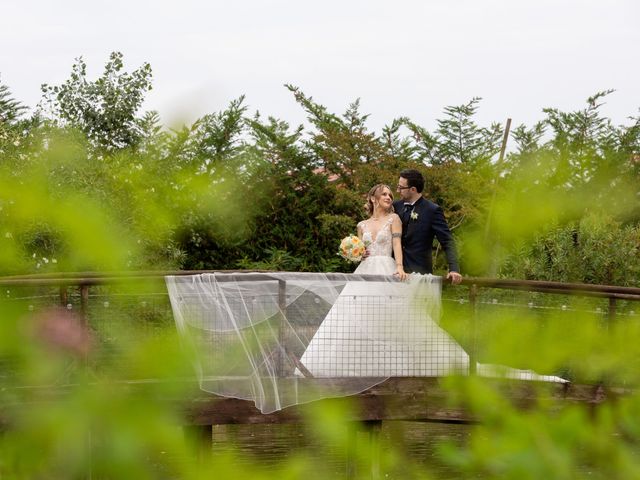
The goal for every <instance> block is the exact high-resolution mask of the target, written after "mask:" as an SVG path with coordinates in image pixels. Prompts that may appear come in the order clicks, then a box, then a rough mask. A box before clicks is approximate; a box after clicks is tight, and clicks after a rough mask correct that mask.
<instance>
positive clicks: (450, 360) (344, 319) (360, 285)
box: [296, 219, 565, 382]
mask: <svg viewBox="0 0 640 480" xmlns="http://www.w3.org/2000/svg"><path fill="white" fill-rule="evenodd" d="M358 226H359V227H360V228H361V230H362V232H363V240H365V241H368V242H370V244H369V247H368V249H369V256H368V257H367V258H366V259H365V260H363V261H362V262H361V263H360V265H359V266H358V268H357V269H356V270H355V272H354V273H356V274H361V275H378V276H384V277H385V278H384V279H381V280H380V281H371V280H368V279H367V280H366V281H365V280H364V278H365V277H363V281H350V282H348V283H347V284H346V285H345V286H344V289H343V290H342V292H341V293H340V295H339V296H338V298H337V299H336V301H335V303H334V304H333V306H332V307H331V310H330V311H329V313H328V314H327V316H326V317H325V319H324V320H323V322H322V324H321V325H320V327H319V328H318V330H317V331H316V333H315V335H314V336H313V338H312V339H311V341H310V342H309V345H308V347H307V349H306V350H305V352H304V354H303V355H302V357H301V358H300V361H301V363H302V364H303V365H304V366H305V367H306V369H307V370H308V371H309V372H310V373H311V374H312V375H313V376H314V377H379V378H387V377H406V376H411V377H434V376H444V375H451V374H462V375H466V374H468V373H469V356H468V354H467V353H466V352H465V350H464V349H463V348H462V347H461V346H460V345H459V344H458V342H456V341H455V340H454V339H453V338H452V337H451V336H450V335H449V334H448V333H447V332H445V331H444V330H443V329H442V328H441V327H440V326H439V325H438V324H437V320H438V318H439V315H440V302H441V277H434V276H433V275H420V274H411V275H410V276H409V280H408V281H407V282H400V281H392V280H390V279H389V277H391V276H392V275H393V273H394V272H395V271H396V265H395V260H394V259H393V257H392V256H391V254H392V236H391V219H389V221H388V222H387V223H386V224H385V225H384V226H383V227H382V228H381V229H380V230H379V232H378V234H377V236H376V238H373V237H372V234H371V231H370V230H369V228H368V221H366V220H365V221H363V222H361V223H360V224H359V225H358ZM391 278H392V277H391ZM477 374H478V375H483V376H491V377H494V376H495V377H506V378H514V379H521V380H538V381H550V382H565V380H564V379H562V378H560V377H556V376H549V375H539V374H536V373H535V372H532V371H530V370H518V369H513V368H509V367H504V366H501V365H490V364H477ZM296 375H300V372H299V371H298V370H296Z"/></svg>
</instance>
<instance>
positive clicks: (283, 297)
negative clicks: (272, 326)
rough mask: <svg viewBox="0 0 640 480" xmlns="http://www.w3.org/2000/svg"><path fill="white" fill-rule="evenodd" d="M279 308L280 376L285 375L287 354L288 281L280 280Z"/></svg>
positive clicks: (278, 369) (278, 367)
mask: <svg viewBox="0 0 640 480" xmlns="http://www.w3.org/2000/svg"><path fill="white" fill-rule="evenodd" d="M278 310H279V311H280V322H279V324H278V366H277V371H278V376H279V377H282V376H284V366H285V363H284V359H285V357H286V356H287V352H286V351H285V335H284V332H285V322H286V321H287V315H286V310H287V282H286V281H285V280H278Z"/></svg>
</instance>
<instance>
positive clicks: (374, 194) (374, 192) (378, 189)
mask: <svg viewBox="0 0 640 480" xmlns="http://www.w3.org/2000/svg"><path fill="white" fill-rule="evenodd" d="M384 188H388V189H389V193H390V194H391V201H393V190H391V187H390V186H389V185H387V184H385V183H378V184H377V185H374V186H373V187H371V190H369V193H367V203H365V204H364V209H365V210H366V212H367V213H368V214H369V215H373V207H374V201H375V200H376V199H378V198H380V195H382V189H384ZM389 211H390V212H393V205H391V208H390V209H389Z"/></svg>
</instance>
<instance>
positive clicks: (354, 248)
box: [338, 235, 367, 262]
mask: <svg viewBox="0 0 640 480" xmlns="http://www.w3.org/2000/svg"><path fill="white" fill-rule="evenodd" d="M366 250H367V245H366V244H365V242H363V241H362V240H360V238H358V237H357V236H355V235H349V236H348V237H344V238H343V239H342V241H341V242H340V251H338V255H340V256H341V257H342V258H344V259H346V260H349V261H350V262H359V261H360V260H362V256H363V255H364V252H365V251H366Z"/></svg>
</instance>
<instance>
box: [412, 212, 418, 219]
mask: <svg viewBox="0 0 640 480" xmlns="http://www.w3.org/2000/svg"><path fill="white" fill-rule="evenodd" d="M411 220H418V212H411Z"/></svg>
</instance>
